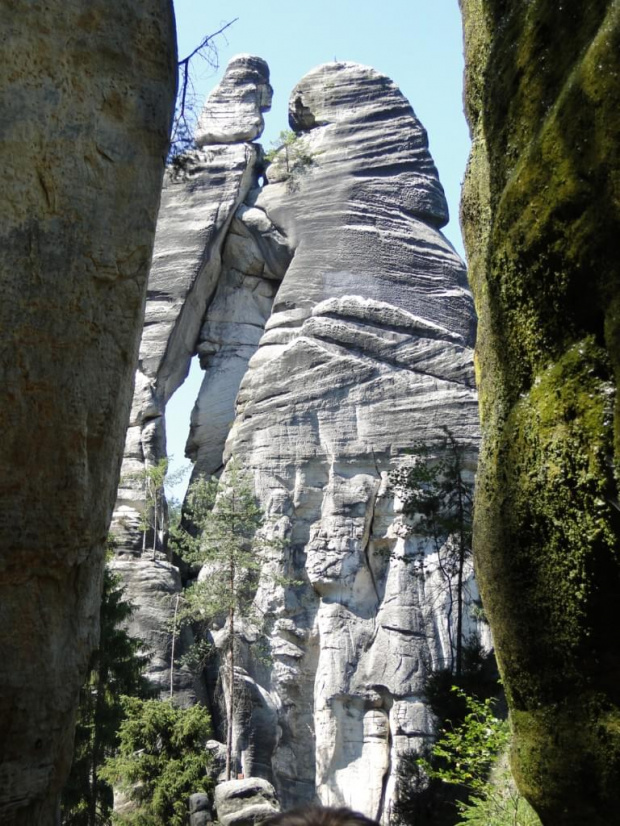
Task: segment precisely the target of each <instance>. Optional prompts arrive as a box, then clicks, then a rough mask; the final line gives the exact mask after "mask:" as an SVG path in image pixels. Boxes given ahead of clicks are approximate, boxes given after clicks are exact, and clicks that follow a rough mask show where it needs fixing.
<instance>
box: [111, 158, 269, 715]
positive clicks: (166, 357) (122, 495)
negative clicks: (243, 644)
mask: <svg viewBox="0 0 620 826" xmlns="http://www.w3.org/2000/svg"><path fill="white" fill-rule="evenodd" d="M256 156H257V150H256V149H255V148H254V147H253V146H251V145H250V144H247V143H242V144H236V145H220V146H210V147H208V148H205V149H200V150H196V151H193V152H191V153H189V154H188V155H187V156H185V158H184V161H183V164H182V166H181V167H179V168H176V167H173V168H172V169H169V170H168V172H167V175H166V180H165V183H164V189H163V193H162V207H161V212H160V218H159V220H158V223H157V233H156V237H155V248H154V252H153V265H152V268H151V272H150V275H149V284H148V292H147V303H146V312H145V322H144V332H143V335H142V342H141V344H140V356H139V362H138V371H137V374H136V384H135V392H134V399H133V404H132V410H131V416H130V427H129V430H128V431H127V437H126V443H125V455H124V459H123V465H122V477H121V478H122V482H121V485H120V487H119V490H118V497H117V502H116V508H115V511H114V519H113V523H112V528H113V531H114V533H115V536H116V539H117V545H118V547H117V552H118V554H119V555H120V556H125V557H126V556H130V557H134V558H136V561H137V563H138V564H137V567H136V568H135V571H133V572H132V568H131V566H124V567H123V576H124V579H125V582H126V584H127V589H128V590H127V593H128V597H129V598H130V600H132V601H134V602H135V603H136V605H137V606H138V610H137V612H136V614H135V619H134V625H135V628H134V631H135V633H136V635H137V636H140V637H143V638H145V637H148V640H149V647H150V650H151V651H152V659H151V666H150V667H149V670H148V672H147V676H148V677H149V679H151V680H152V682H153V683H154V684H155V685H157V686H160V687H161V689H162V691H165V690H167V689H166V687H167V686H169V682H170V673H169V669H170V654H171V637H170V631H169V629H170V623H171V620H172V617H173V613H174V605H175V598H170V596H169V592H170V587H172V592H174V591H176V593H180V590H181V581H180V578H179V576H178V572H176V569H172V566H168V567H166V564H165V559H166V552H165V530H164V529H165V521H166V515H165V509H164V508H163V507H158V513H157V525H158V526H159V530H158V535H157V536H156V537H153V531H152V530H149V531H148V532H147V536H146V542H145V541H144V540H145V538H144V536H143V530H142V528H141V525H142V524H143V516H142V515H143V514H144V513H145V512H147V516H148V515H149V514H151V516H150V518H149V520H148V521H149V523H150V524H154V520H153V518H152V511H153V503H152V502H149V501H148V500H147V498H146V497H145V492H144V480H143V478H140V474H143V473H144V471H145V469H149V468H153V467H155V466H156V465H157V464H158V462H159V461H160V460H161V459H163V458H164V457H165V456H166V434H165V419H164V411H165V405H166V402H167V401H168V399H169V398H170V396H171V395H172V393H173V392H174V391H175V390H176V388H177V387H178V386H179V384H180V383H181V382H182V381H183V380H184V378H185V376H186V375H187V372H188V370H189V364H190V360H191V357H192V355H193V354H194V353H195V352H196V349H197V346H198V340H199V335H200V331H201V324H202V321H203V318H204V315H205V313H206V309H207V307H208V306H209V303H210V302H211V301H212V299H213V296H214V293H215V291H216V287H217V285H218V278H219V277H220V271H221V268H222V260H221V255H222V245H223V242H224V238H225V237H226V232H227V230H228V228H229V226H230V223H231V221H233V218H234V214H235V211H236V210H237V208H238V207H239V206H240V205H241V203H242V201H243V199H244V197H245V195H246V194H247V192H248V191H249V189H250V188H251V187H252V185H253V184H254V183H255V179H256V172H255V169H254V165H255V161H256ZM255 280H256V279H255ZM220 293H221V290H220V292H219V293H218V295H219V294H220ZM251 293H252V290H251V289H250V294H251ZM239 381H240V377H239V378H238V379H237V383H238V382H239ZM229 406H230V407H231V408H232V400H230V402H229ZM230 415H231V414H229V416H230ZM225 435H226V431H225V432H224V434H223V436H222V444H223V441H224V439H225ZM220 452H221V451H220ZM220 464H221V461H220ZM162 501H163V500H162ZM153 547H154V548H155V552H154V553H153V552H152V551H151V548H153ZM137 558H139V559H137ZM147 569H148V570H147ZM138 571H139V574H138ZM175 572H176V573H175ZM162 576H163V577H164V579H165V580H166V584H164V583H163V580H162ZM136 577H137V578H136ZM160 585H161V586H162V587H163V590H164V593H165V594H166V595H167V596H166V598H165V599H158V598H157V591H158V588H159V586H160ZM169 586H170V587H169ZM145 588H146V591H145V590H144V589H145ZM170 593H171V592H170ZM144 599H146V600H147V602H148V603H149V608H148V615H149V616H148V617H147V615H146V613H145V611H144V609H143V600H144ZM143 622H144V627H143V626H142V623H143ZM157 628H159V631H157V630H156V629H157ZM182 642H183V641H181V643H182ZM182 652H183V647H182V644H181V645H180V646H179V647H178V648H177V653H178V654H179V655H180V654H182ZM173 683H174V687H175V691H177V692H180V693H181V694H183V695H184V698H187V699H189V698H191V696H192V694H193V692H194V685H193V680H192V679H191V677H190V675H189V674H188V672H187V671H183V670H182V669H177V670H176V672H175V675H174V680H173Z"/></svg>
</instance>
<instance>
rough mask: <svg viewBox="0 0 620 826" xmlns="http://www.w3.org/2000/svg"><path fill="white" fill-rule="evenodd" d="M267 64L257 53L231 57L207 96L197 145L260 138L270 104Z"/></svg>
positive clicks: (270, 95)
mask: <svg viewBox="0 0 620 826" xmlns="http://www.w3.org/2000/svg"><path fill="white" fill-rule="evenodd" d="M272 94H273V91H272V89H271V86H270V85H269V67H268V66H267V64H266V63H265V61H264V60H262V59H261V58H260V57H255V56H254V55H248V54H241V55H237V56H236V57H233V59H232V60H231V61H230V63H229V64H228V66H227V67H226V72H225V73H224V77H223V78H222V81H221V83H220V84H219V86H217V87H216V88H215V89H214V90H213V92H211V94H210V95H209V97H208V98H207V102H206V103H205V106H204V109H203V110H202V114H201V115H200V119H199V121H198V126H197V127H196V134H195V140H196V143H197V145H198V146H205V145H207V144H214V143H238V142H239V141H253V140H254V139H255V138H260V136H261V135H262V132H263V128H264V126H265V123H264V120H263V112H267V111H269V109H270V108H271V98H272Z"/></svg>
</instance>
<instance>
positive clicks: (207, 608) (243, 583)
mask: <svg viewBox="0 0 620 826" xmlns="http://www.w3.org/2000/svg"><path fill="white" fill-rule="evenodd" d="M188 505H189V508H188V510H189V514H190V519H191V522H192V523H193V529H194V530H195V531H196V537H195V538H193V537H192V536H191V535H190V534H189V533H188V532H184V531H181V532H177V533H176V536H175V537H174V541H175V544H176V550H177V552H178V553H179V555H180V556H181V557H182V558H183V559H185V560H186V561H187V562H189V563H191V564H194V565H200V566H201V567H202V571H203V576H202V577H201V578H200V579H199V581H198V582H196V583H195V584H194V585H191V586H190V587H189V588H188V589H187V590H186V593H185V599H184V606H183V608H182V609H181V610H180V611H179V616H178V619H179V622H180V623H196V622H198V623H200V624H201V625H203V626H204V625H206V624H207V623H210V622H212V621H213V620H217V619H218V618H221V619H223V620H225V622H226V624H227V626H228V636H227V643H226V659H227V662H226V675H227V681H228V703H227V709H226V712H227V713H226V717H227V736H226V779H227V780H230V778H231V773H232V733H233V716H234V708H235V699H236V697H235V653H236V648H237V647H238V635H239V628H238V621H237V620H238V616H239V615H241V616H244V617H247V616H252V615H253V613H254V612H253V610H252V608H253V606H252V602H253V598H254V595H255V592H256V588H257V585H258V577H259V572H260V569H261V565H262V562H263V560H264V551H265V550H266V549H267V548H268V547H272V546H273V542H271V541H267V540H266V539H265V538H264V537H263V536H262V533H261V531H260V530H259V529H260V528H261V526H262V524H263V513H262V511H261V509H260V508H259V507H258V505H257V504H256V501H255V498H254V491H253V489H252V486H251V484H250V482H249V480H248V479H247V478H246V477H245V476H244V475H243V474H242V473H241V472H240V470H239V468H238V465H237V463H236V461H235V460H233V461H231V462H229V464H228V466H227V468H226V476H225V478H224V480H223V481H221V482H218V481H217V480H216V479H210V480H206V479H200V480H198V481H196V482H194V483H193V485H192V486H191V488H190V491H189V495H188ZM205 574H206V575H205Z"/></svg>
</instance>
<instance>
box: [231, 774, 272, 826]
mask: <svg viewBox="0 0 620 826" xmlns="http://www.w3.org/2000/svg"><path fill="white" fill-rule="evenodd" d="M215 809H216V812H217V819H218V821H219V823H221V824H222V826H254V824H255V823H256V824H258V823H260V822H261V821H262V820H265V818H267V817H271V815H275V814H277V813H278V812H279V811H280V807H279V805H278V800H277V798H276V792H275V789H274V788H273V786H272V785H271V783H268V782H267V781H266V780H263V779H262V778H261V777H247V778H245V779H243V780H228V781H226V782H224V783H219V784H218V785H217V786H216V787H215Z"/></svg>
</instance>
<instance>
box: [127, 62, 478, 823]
mask: <svg viewBox="0 0 620 826" xmlns="http://www.w3.org/2000/svg"><path fill="white" fill-rule="evenodd" d="M231 67H232V68H231ZM231 67H229V70H228V71H227V75H226V78H225V80H224V81H223V84H222V86H221V87H220V88H219V89H218V90H216V92H215V93H214V94H213V95H212V96H211V98H210V100H209V101H208V102H207V105H206V108H205V115H204V116H203V119H202V120H201V126H200V129H199V142H201V143H202V144H203V145H202V147H201V148H200V149H198V150H196V151H195V152H194V153H192V154H191V155H190V156H189V158H188V159H187V160H186V162H185V164H184V167H183V168H182V169H177V171H176V172H172V173H170V175H169V178H168V182H167V185H166V189H165V190H164V196H163V201H162V213H161V216H160V221H159V225H158V230H157V238H156V246H155V260H154V265H153V270H152V273H151V281H150V293H149V302H148V304H147V326H146V327H145V334H144V337H143V344H142V355H141V368H140V373H139V381H138V383H137V393H136V399H135V403H134V414H133V419H132V424H133V428H132V429H131V430H130V435H129V437H128V442H127V453H126V468H127V469H129V470H131V468H138V467H142V466H143V464H144V462H145V461H146V462H156V461H157V459H158V458H160V457H161V456H162V455H164V451H165V438H164V435H163V413H164V408H165V404H166V401H167V400H168V398H169V397H170V395H171V393H172V392H173V391H174V389H175V388H176V386H178V384H179V383H180V381H181V380H182V378H183V376H184V375H185V373H186V371H187V365H188V361H189V358H190V356H191V355H192V354H193V353H198V354H199V356H200V360H201V365H202V367H203V369H204V371H205V377H204V381H203V386H202V389H201V391H200V395H199V398H198V400H197V403H196V407H195V410H194V413H193V414H192V427H191V433H190V436H189V440H188V452H189V454H190V455H191V456H192V458H194V459H195V461H196V465H195V473H216V472H220V470H221V469H222V466H224V465H225V464H226V462H227V461H228V460H229V459H230V457H231V456H233V455H234V456H236V457H237V458H238V460H239V461H240V463H241V465H242V467H243V468H244V469H245V470H246V472H247V473H249V474H251V477H252V479H253V481H254V485H255V492H256V496H257V498H258V500H259V501H260V504H261V507H262V508H263V510H264V512H265V515H266V519H267V522H268V524H269V525H270V528H269V529H270V530H272V531H273V532H274V533H275V534H277V535H278V537H280V538H284V539H286V543H285V545H284V546H283V550H281V551H280V552H279V554H278V555H276V558H275V559H272V560H271V561H270V562H269V566H270V567H271V568H272V569H275V570H277V572H278V573H279V574H282V575H284V576H285V577H288V578H290V579H291V580H294V581H295V583H296V584H295V585H291V586H288V587H286V586H282V585H279V586H274V585H273V584H272V583H273V578H272V577H266V578H265V580H264V584H263V586H262V587H259V590H258V593H257V595H256V602H257V605H258V607H259V608H260V610H261V612H262V613H263V614H264V615H265V616H266V618H267V627H268V631H269V641H270V646H271V656H272V660H271V664H270V665H269V666H266V665H265V663H264V662H261V661H260V660H259V659H256V660H255V659H254V658H253V655H252V650H253V649H252V644H251V638H250V637H249V636H248V639H247V641H246V645H245V646H244V651H243V652H242V656H241V663H242V665H241V666H240V668H239V679H240V684H241V685H242V687H243V690H242V691H241V692H240V693H241V695H242V697H243V701H242V702H241V703H240V704H239V708H238V710H237V722H236V726H235V739H236V748H237V752H238V758H239V762H240V765H239V769H240V771H242V772H244V773H245V775H246V776H250V775H256V776H262V777H265V778H266V779H268V780H270V781H273V783H274V784H275V787H276V789H277V791H278V794H279V797H280V800H281V802H282V804H283V806H284V807H286V806H289V805H292V804H294V803H299V802H302V801H307V800H315V799H317V798H318V799H320V801H322V802H323V803H326V804H335V805H341V804H346V805H351V806H353V807H354V808H356V809H359V810H361V811H363V812H365V813H366V814H367V815H369V816H371V817H386V816H387V814H388V812H389V808H390V803H391V800H392V797H393V792H394V772H395V768H396V766H397V763H398V760H399V756H400V755H402V754H403V753H404V752H405V751H407V750H408V749H410V748H412V747H414V746H416V745H419V744H420V743H421V741H423V740H424V738H428V737H429V736H430V735H431V732H432V720H431V715H430V713H429V710H428V707H427V705H426V704H425V702H424V699H423V687H424V683H425V680H426V678H427V676H428V673H429V670H430V669H431V668H436V667H440V666H443V665H444V664H445V663H446V662H447V661H448V660H449V658H450V644H449V636H448V630H447V619H446V617H447V614H448V604H447V603H448V596H447V593H446V589H445V587H444V583H443V580H442V577H441V576H440V574H439V572H438V571H437V559H436V553H435V552H434V549H433V548H431V547H427V548H425V553H426V557H427V558H426V564H425V573H424V575H420V574H416V573H415V570H414V569H415V566H413V565H412V564H411V559H412V557H413V556H414V555H415V554H416V553H418V552H419V550H420V547H421V544H422V543H423V539H422V538H421V537H419V536H418V537H416V536H415V535H412V534H411V531H410V530H408V529H407V528H406V526H405V525H404V524H403V518H402V516H401V514H400V513H399V507H398V502H397V501H395V499H394V496H393V495H392V493H391V491H390V489H389V485H388V474H389V472H390V470H391V469H393V468H395V467H398V466H401V465H402V464H403V463H407V462H410V461H411V457H410V455H409V454H410V452H411V449H412V448H413V447H414V446H415V444H416V443H418V442H420V441H422V442H425V443H427V444H429V445H431V446H432V445H433V444H435V445H438V444H440V443H441V440H442V435H443V429H444V428H448V429H449V430H450V432H451V433H452V434H453V436H454V437H455V439H456V440H457V441H458V442H459V443H460V444H462V445H463V446H464V447H465V449H466V453H467V457H468V463H469V464H468V467H469V471H470V472H472V471H473V468H474V466H475V456H476V448H477V439H478V424H477V405H476V395H475V391H474V385H473V368H472V349H471V348H472V345H473V337H474V326H475V321H474V312H473V307H472V301H471V297H470V294H469V292H468V289H467V285H466V278H465V266H464V264H463V262H462V261H461V260H460V258H459V257H458V255H457V254H456V252H455V251H454V249H453V248H452V246H451V245H450V243H449V242H448V241H447V240H446V239H445V237H444V236H443V235H442V234H441V232H440V227H441V226H443V225H444V224H445V223H446V221H447V206H446V203H445V198H444V195H443V190H442V188H441V185H440V183H439V180H438V177H437V172H436V170H435V167H434V165H433V161H432V159H431V156H430V154H429V151H428V146H427V139H426V134H425V131H424V129H423V127H422V126H421V124H420V123H419V121H418V120H417V119H416V117H415V115H414V113H413V111H412V109H411V107H410V105H409V103H408V102H407V101H406V100H405V98H404V97H403V95H402V94H401V93H400V91H399V90H398V88H397V87H396V86H395V85H394V84H393V83H392V81H390V80H389V79H388V78H386V77H384V76H383V75H381V74H379V73H377V72H375V71H374V70H373V69H370V68H367V67H364V66H360V65H357V64H353V63H330V64H326V65H324V66H321V67H319V68H317V69H315V70H313V71H312V72H310V73H309V74H308V75H307V76H306V77H305V78H304V79H303V80H302V81H301V82H300V83H299V84H298V86H297V87H296V88H295V89H294V91H293V93H292V95H291V101H290V123H291V126H292V128H293V129H294V130H295V133H296V135H297V137H296V138H295V139H294V140H291V141H289V142H287V145H286V146H284V147H283V148H282V149H281V150H280V151H279V152H278V154H277V155H276V157H275V158H274V159H273V161H272V163H271V164H270V165H269V166H268V168H267V169H266V171H265V170H264V168H263V154H262V150H261V149H260V147H259V146H258V145H256V144H252V143H248V141H251V140H253V139H254V138H256V137H258V136H259V135H260V131H261V129H262V114H261V111H262V110H264V108H266V106H268V105H269V102H270V87H269V85H268V73H267V70H266V66H265V64H264V62H263V61H260V60H259V59H258V58H252V57H249V56H241V57H240V58H236V59H235V60H233V61H232V63H231ZM244 67H245V68H244ZM261 87H262V88H261ZM248 88H249V89H250V91H251V94H246V92H247V89H248ZM235 90H237V92H238V93H241V92H243V100H244V101H245V103H244V105H243V107H241V106H240V105H238V101H237V102H236V98H235V93H236V92H235ZM248 101H249V103H251V104H252V106H253V107H254V109H251V107H250V109H248V106H249V103H248ZM237 115H238V116H239V121H238V122H236V121H235V118H236V117H237ZM214 124H215V125H214ZM256 124H258V125H256ZM216 126H217V128H216ZM215 140H218V141H220V143H217V144H216V143H214V141H215ZM263 172H265V175H266V179H267V183H266V184H265V185H263V186H262V187H260V186H258V181H259V178H260V176H261V175H262V174H263ZM231 424H232V427H230V425H231ZM224 472H225V470H224ZM133 488H135V485H133V486H132V485H129V486H128V487H127V488H125V489H123V490H121V492H120V497H119V505H118V508H117V524H118V525H119V526H120V525H121V523H122V522H123V520H124V523H125V526H126V530H125V534H124V542H125V544H124V546H123V549H124V550H125V551H129V550H131V553H132V554H133V555H135V558H134V557H132V556H131V555H129V556H127V557H126V561H125V562H124V563H123V564H126V565H129V566H131V565H160V566H166V565H168V563H166V562H165V560H164V559H163V556H162V558H161V559H160V560H157V559H156V560H155V562H149V561H148V560H145V558H144V556H142V558H137V557H138V556H139V554H140V542H139V540H138V539H137V538H135V537H136V519H137V514H138V513H139V510H140V508H142V507H144V503H143V502H142V503H141V502H140V491H139V490H138V491H136V490H133ZM132 536H133V537H134V539H132ZM168 567H169V568H170V574H169V575H170V577H173V566H170V565H168ZM299 583H301V584H299ZM469 585H470V587H471V592H472V594H473V596H475V585H474V584H473V582H470V583H469ZM176 587H177V588H178V587H179V586H176ZM171 593H172V591H171ZM136 601H139V600H136ZM167 610H168V611H170V610H171V608H170V600H168V608H167ZM138 622H139V620H138ZM472 622H473V621H472ZM472 627H473V626H472ZM219 636H221V632H220V634H219ZM216 637H218V635H216ZM167 644H168V643H167V642H166V640H165V639H163V638H162V641H161V645H160V651H162V652H163V651H164V649H165V646H166V645H167ZM160 659H161V661H162V662H163V661H164V660H165V656H163V657H162V658H160ZM167 662H168V666H166V667H169V658H168V661H167ZM164 671H165V669H164ZM160 679H161V681H162V682H165V679H166V675H165V674H163V673H162V675H160ZM179 688H181V686H179Z"/></svg>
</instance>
